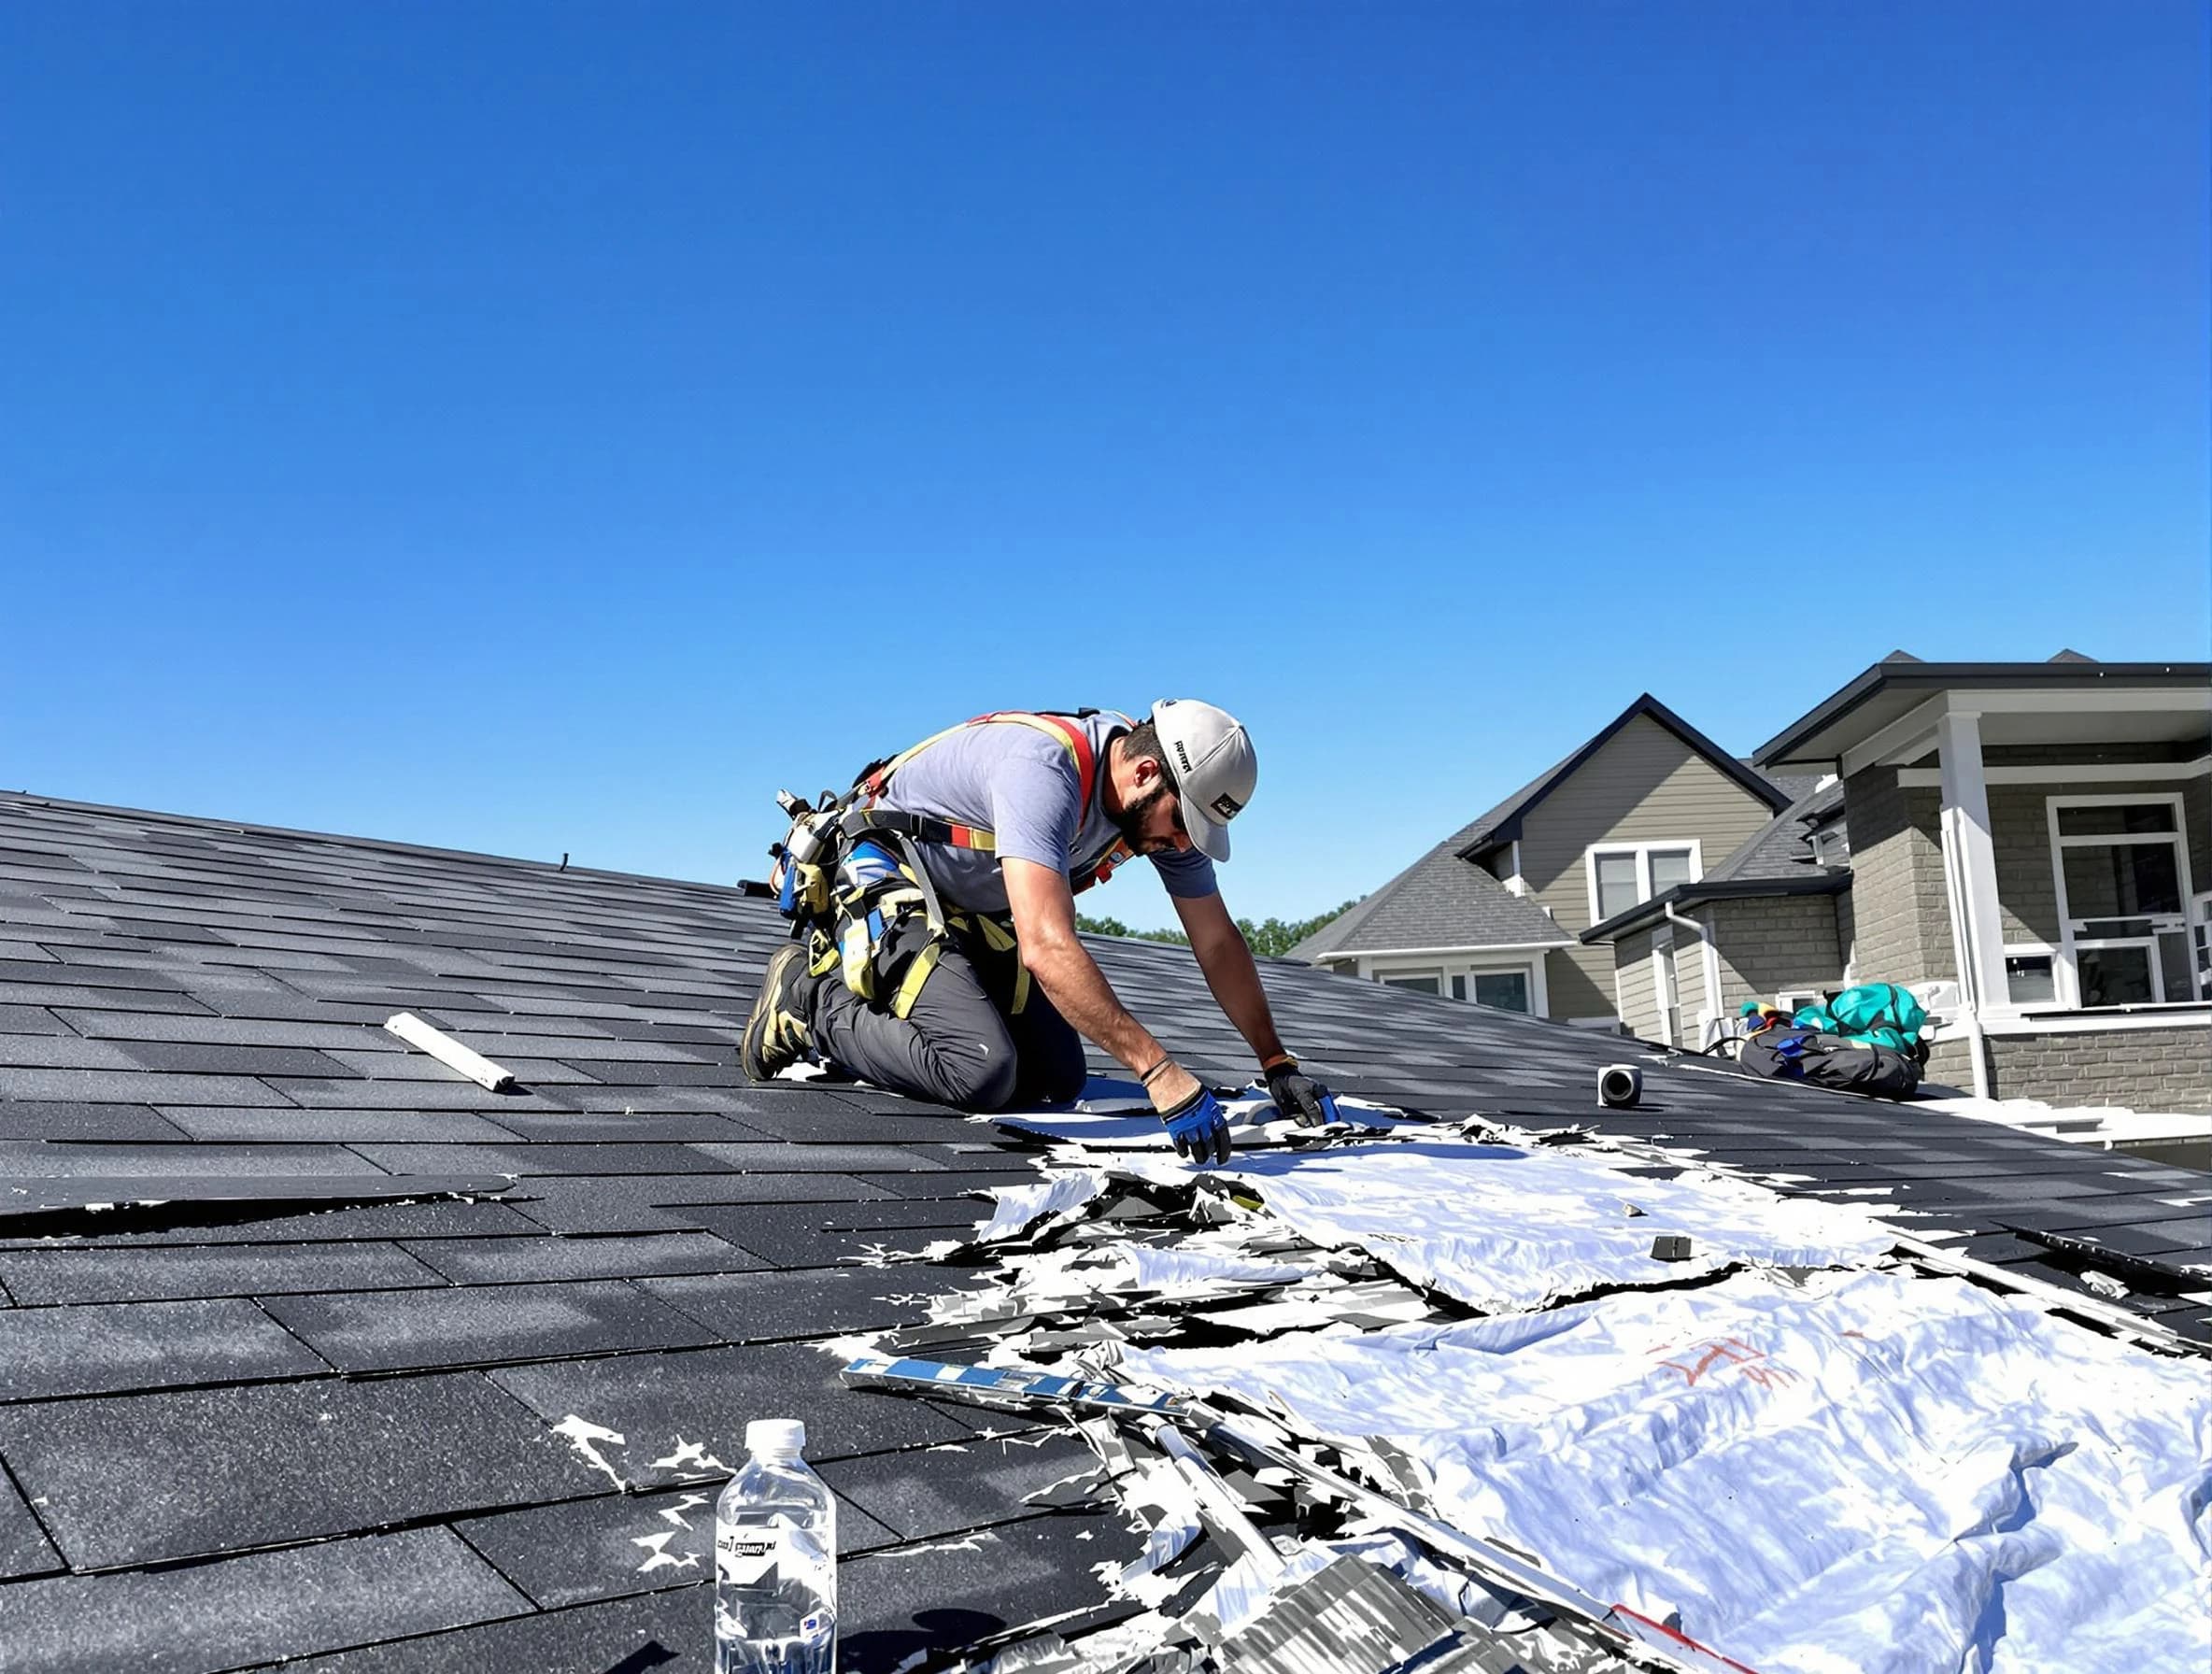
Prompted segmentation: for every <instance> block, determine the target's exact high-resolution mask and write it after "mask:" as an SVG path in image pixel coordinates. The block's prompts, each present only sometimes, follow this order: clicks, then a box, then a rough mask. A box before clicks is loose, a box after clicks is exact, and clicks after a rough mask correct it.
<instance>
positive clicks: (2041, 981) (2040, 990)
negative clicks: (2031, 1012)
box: [2005, 953, 2059, 1005]
mask: <svg viewBox="0 0 2212 1674" xmlns="http://www.w3.org/2000/svg"><path fill="white" fill-rule="evenodd" d="M2005 991H2006V994H2008V995H2010V996H2011V998H2012V1003H2013V1004H2014V1005H2049V1004H2051V1003H2053V1002H2054V1001H2056V1000H2057V999H2058V997H2059V983H2058V977H2057V974H2056V973H2055V972H2054V970H2053V968H2052V965H2051V958H2050V955H2049V954H2047V953H2029V954H2009V955H2007V956H2006V959H2005Z"/></svg>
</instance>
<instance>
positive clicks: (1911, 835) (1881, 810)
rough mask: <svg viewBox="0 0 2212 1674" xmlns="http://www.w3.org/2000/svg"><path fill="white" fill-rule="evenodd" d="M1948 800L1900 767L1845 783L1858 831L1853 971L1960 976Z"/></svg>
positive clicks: (1921, 978)
mask: <svg viewBox="0 0 2212 1674" xmlns="http://www.w3.org/2000/svg"><path fill="white" fill-rule="evenodd" d="M1940 801H1941V799H1940V798H1939V797H1938V796H1937V794H1936V793H1935V791H1933V790H1907V789H1904V788H1902V787H1900V786H1899V785H1898V783H1897V770H1896V769H1895V768H1893V767H1870V768H1866V769H1865V770H1864V771H1863V772H1860V773H1853V774H1852V775H1851V776H1850V779H1848V780H1847V781H1845V784H1844V802H1843V808H1844V816H1845V818H1846V819H1847V820H1848V821H1849V823H1850V835H1851V930H1852V963H1851V974H1852V975H1853V976H1855V977H1857V978H1858V979H1859V981H1861V982H1863V983H1865V982H1893V983H1925V982H1948V981H1955V980H1956V978H1957V975H1958V959H1957V957H1956V953H1955V950H1954V949H1953V948H1952V946H1951V940H1950V908H1949V906H1948V905H1947V904H1946V900H1945V896H1944V888H1943V844H1942V839H1941V837H1940V835H1939V832H1938V827H1937V824H1936V815H1937V808H1938V805H1939V803H1940Z"/></svg>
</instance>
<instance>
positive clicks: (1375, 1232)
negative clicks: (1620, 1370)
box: [985, 1137, 1896, 1312]
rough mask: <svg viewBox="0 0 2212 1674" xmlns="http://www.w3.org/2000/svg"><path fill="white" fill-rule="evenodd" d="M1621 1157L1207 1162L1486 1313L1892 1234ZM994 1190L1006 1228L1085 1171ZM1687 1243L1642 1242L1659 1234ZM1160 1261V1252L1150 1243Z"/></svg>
mask: <svg viewBox="0 0 2212 1674" xmlns="http://www.w3.org/2000/svg"><path fill="white" fill-rule="evenodd" d="M1623 1160H1624V1159H1617V1158H1611V1157H1609V1156H1606V1155H1605V1154H1602V1153H1596V1152H1592V1151H1584V1150H1581V1149H1574V1148H1562V1149H1553V1148H1548V1147H1541V1146H1527V1147H1524V1146H1514V1145H1496V1144H1481V1143H1478V1142H1473V1141H1469V1140H1464V1139H1458V1138H1452V1137H1439V1138H1434V1139H1421V1140H1413V1141H1395V1142H1382V1143H1376V1144H1347V1145H1339V1146H1332V1147H1329V1148H1327V1149H1326V1150H1320V1151H1313V1152H1294V1153H1270V1154H1266V1155H1262V1156H1236V1157H1232V1158H1231V1159H1230V1161H1229V1162H1228V1163H1227V1165H1226V1166H1223V1167H1219V1168H1215V1169H1211V1170H1208V1171H1207V1175H1206V1178H1207V1179H1208V1180H1209V1181H1211V1182H1212V1183H1214V1184H1215V1185H1216V1186H1217V1187H1218V1186H1222V1185H1231V1184H1232V1183H1233V1185H1237V1186H1241V1187H1243V1188H1245V1189H1247V1190H1249V1191H1250V1192H1252V1193H1254V1194H1255V1195H1256V1196H1258V1197H1259V1198H1261V1199H1264V1201H1265V1202H1266V1204H1267V1206H1268V1208H1269V1211H1271V1212H1272V1213H1275V1214H1276V1215H1279V1216H1280V1217H1281V1218H1282V1219H1283V1221H1284V1222H1286V1223H1287V1224H1288V1225H1289V1226H1290V1227H1293V1228H1295V1229H1296V1230H1297V1232H1298V1233H1300V1234H1301V1235H1302V1236H1304V1237H1305V1238H1307V1239H1310V1240H1311V1241H1313V1242H1314V1243H1317V1244H1325V1245H1329V1244H1333V1245H1338V1246H1345V1247H1355V1248H1358V1249H1362V1250H1365V1251H1367V1252H1368V1254H1369V1255H1372V1256H1375V1257H1376V1258H1377V1259H1379V1260H1381V1261H1382V1262H1383V1263H1384V1264H1385V1265H1387V1266H1389V1267H1390V1268H1392V1269H1394V1270H1396V1271H1397V1272H1399V1273H1402V1274H1403V1275H1404V1276H1405V1277H1406V1278H1408V1279H1410V1280H1411V1281H1412V1282H1413V1283H1415V1284H1424V1285H1427V1286H1429V1287H1430V1288H1432V1289H1435V1290H1439V1291H1441V1292H1443V1293H1444V1294H1445V1295H1447V1296H1451V1297H1454V1298H1457V1299H1459V1300H1460V1301H1463V1302H1466V1303H1468V1304H1469V1305H1470V1306H1473V1307H1477V1308H1481V1309H1482V1310H1483V1311H1485V1312H1500V1311H1503V1310H1510V1309H1516V1308H1535V1307H1541V1306H1542V1305H1544V1304H1545V1303H1547V1302H1550V1301H1553V1300H1556V1299H1558V1298H1563V1297H1575V1296H1583V1295H1587V1294H1590V1293H1591V1292H1594V1291H1597V1290H1601V1289H1605V1288H1608V1287H1611V1286H1617V1285H1629V1284H1643V1285H1648V1284H1679V1283H1680V1282H1681V1281H1682V1280H1685V1279H1690V1278H1694V1277H1697V1276H1699V1275H1702V1274H1707V1273H1715V1272H1720V1271H1722V1270H1725V1269H1727V1268H1731V1267H1737V1266H1744V1265H1751V1264H1758V1265H1765V1266H1774V1267H1841V1266H1870V1265H1872V1264H1873V1263H1874V1262H1877V1261H1879V1260H1880V1259H1882V1258H1883V1257H1884V1256H1887V1255H1888V1254H1889V1253H1890V1251H1891V1250H1892V1249H1893V1247H1894V1246H1895V1244H1896V1234H1895V1233H1894V1231H1893V1230H1891V1229H1890V1228H1888V1227H1882V1226H1881V1225H1880V1224H1879V1223H1878V1222H1876V1221H1874V1220H1872V1219H1871V1218H1869V1217H1868V1216H1867V1215H1866V1214H1865V1213H1863V1212H1861V1211H1860V1210H1858V1209H1856V1208H1854V1207H1850V1206H1848V1205H1843V1204H1835V1203H1822V1202H1814V1201H1811V1200H1808V1199H1793V1198H1783V1197H1780V1196H1779V1195H1777V1194H1776V1193H1774V1192H1772V1191H1768V1190H1766V1189H1765V1188H1764V1187H1761V1186H1757V1185H1751V1184H1749V1183H1748V1182H1744V1181H1738V1180H1727V1179H1723V1178H1720V1177H1717V1176H1710V1175H1706V1176H1691V1175H1684V1176H1681V1177H1679V1178H1676V1179H1672V1180H1661V1179H1654V1178H1652V1177H1649V1176H1648V1175H1638V1174H1634V1173H1630V1172H1627V1171H1626V1170H1625V1169H1624V1168H1623V1167H1622V1166H1620V1164H1621V1162H1622V1161H1623ZM1116 1167H1117V1169H1118V1170H1120V1171H1121V1172H1123V1173H1124V1174H1127V1175H1128V1176H1131V1177H1134V1178H1137V1179H1141V1180H1144V1181H1148V1182H1151V1183H1153V1184H1156V1185H1189V1184H1190V1182H1191V1178H1192V1176H1191V1170H1189V1168H1188V1167H1187V1166H1186V1165H1183V1164H1180V1163H1177V1162H1174V1161H1170V1160H1167V1159H1161V1160H1158V1161H1154V1160H1152V1159H1150V1158H1131V1159H1125V1160H1122V1161H1120V1162H1118V1163H1117V1164H1116ZM1081 1178H1082V1177H1081V1176H1080V1175H1075V1174H1062V1175H1059V1176H1058V1177H1057V1178H1056V1180H1055V1181H1054V1182H1053V1183H1052V1185H1051V1187H1050V1188H1049V1190H1050V1191H1051V1192H1053V1193H1056V1194H1057V1196H1056V1198H1054V1199H1053V1200H1052V1201H1051V1202H1050V1203H1049V1205H1048V1204H1046V1201H1045V1199H1044V1198H1043V1197H1042V1195H1041V1194H1042V1193H1043V1192H1044V1191H1046V1190H1047V1189H1048V1188H1041V1187H1037V1186H1016V1187H1013V1188H1011V1190H1008V1191H1002V1192H1001V1193H1000V1208H999V1212H998V1213H996V1214H994V1215H993V1216H992V1217H991V1219H990V1221H989V1222H988V1223H987V1224H986V1230H985V1236H986V1237H989V1238H992V1239H1000V1238H1005V1237H1008V1236H1010V1235H1011V1234H1012V1233H1013V1232H1014V1231H1015V1230H1018V1229H1019V1227H1021V1226H1022V1225H1023V1224H1025V1223H1024V1220H1023V1217H1024V1216H1025V1215H1028V1216H1029V1218H1032V1219H1033V1218H1035V1216H1036V1215H1039V1214H1042V1213H1046V1210H1047V1208H1048V1207H1049V1208H1066V1207H1070V1206H1072V1205H1075V1204H1078V1203H1082V1202H1087V1201H1090V1200H1091V1199H1095V1198H1096V1197H1097V1195H1098V1192H1099V1189H1100V1187H1099V1185H1098V1184H1097V1180H1098V1179H1102V1176H1098V1177H1095V1178H1094V1180H1093V1182H1092V1184H1091V1185H1087V1186H1085V1185H1078V1184H1076V1182H1077V1181H1079V1180H1080V1179H1081ZM1670 1238H1671V1239H1686V1240H1687V1241H1688V1242H1687V1245H1686V1253H1684V1254H1680V1255H1674V1256H1669V1257H1668V1258H1665V1259H1662V1258H1661V1257H1659V1256H1654V1255H1653V1250H1654V1248H1655V1247H1659V1241H1660V1240H1662V1239H1670ZM1154 1258H1155V1259H1159V1258H1160V1257H1159V1253H1158V1252H1155V1253H1154Z"/></svg>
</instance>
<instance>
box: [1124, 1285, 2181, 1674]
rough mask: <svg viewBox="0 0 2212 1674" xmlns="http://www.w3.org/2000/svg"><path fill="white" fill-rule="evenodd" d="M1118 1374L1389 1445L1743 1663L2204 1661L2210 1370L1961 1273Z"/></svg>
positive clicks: (1579, 1571)
mask: <svg viewBox="0 0 2212 1674" xmlns="http://www.w3.org/2000/svg"><path fill="white" fill-rule="evenodd" d="M1125 1361H1126V1368H1127V1372H1128V1373H1130V1374H1134V1375H1136V1376H1140V1377H1142V1378H1144V1379H1146V1380H1148V1381H1152V1382H1156V1383H1166V1384H1168V1385H1170V1386H1171V1387H1182V1388H1184V1389H1195V1390H1199V1391H1209V1390H1211V1391H1223V1392H1228V1393H1233V1394H1236V1395H1239V1396H1241V1397H1245V1398H1247V1399H1250V1400H1254V1401H1259V1402H1269V1401H1275V1400H1280V1401H1281V1402H1283V1403H1285V1404H1286V1405H1287V1407H1288V1409H1289V1410H1290V1412H1293V1413H1295V1414H1296V1415H1297V1419H1298V1421H1300V1422H1301V1423H1302V1424H1303V1425H1305V1426H1310V1427H1311V1428H1312V1429H1313V1430H1314V1431H1316V1432H1318V1433H1321V1434H1323V1435H1326V1436H1328V1437H1331V1438H1333V1439H1337V1440H1340V1441H1346V1442H1349V1441H1351V1440H1355V1439H1358V1438H1362V1437H1368V1436H1373V1435H1382V1436H1386V1437H1388V1438H1390V1439H1391V1440H1393V1441H1394V1442H1396V1443H1397V1445H1398V1446H1400V1447H1402V1448H1403V1449H1405V1450H1406V1452H1408V1453H1409V1454H1411V1455H1413V1456H1414V1457H1415V1458H1417V1459H1419V1460H1421V1461H1422V1462H1423V1464H1424V1465H1425V1467H1426V1468H1427V1469H1428V1471H1429V1472H1430V1474H1431V1476H1432V1477H1433V1488H1432V1492H1433V1497H1434V1503H1435V1509H1436V1511H1437V1514H1438V1515H1439V1516H1441V1517H1443V1518H1445V1519H1446V1520H1448V1521H1450V1522H1452V1523H1453V1524H1455V1525H1458V1526H1459V1527H1461V1528H1464V1529H1468V1530H1469V1531H1471V1532H1479V1533H1482V1534H1486V1535H1490V1536H1493V1537H1496V1538H1500V1539H1506V1540H1508V1541H1510V1542H1511V1543H1512V1544H1514V1545H1516V1546H1518V1547H1521V1548H1524V1549H1525V1550H1528V1551H1532V1552H1536V1553H1541V1554H1542V1556H1543V1559H1544V1562H1545V1563H1546V1565H1547V1567H1549V1568H1553V1569H1554V1570H1556V1571H1557V1572H1558V1573H1560V1574H1562V1575H1564V1576H1566V1577H1567V1578H1568V1579H1570V1580H1571V1581H1572V1582H1575V1584H1577V1585H1578V1586H1581V1587H1582V1588H1584V1589H1586V1590H1588V1591H1590V1592H1593V1593H1595V1594H1597V1595H1598V1596H1603V1597H1609V1598H1618V1599H1620V1600H1622V1601H1623V1602H1624V1603H1626V1604H1628V1605H1630V1606H1631V1607H1632V1608H1634V1609H1636V1610H1640V1611H1642V1612H1643V1613H1644V1614H1646V1615H1648V1616H1652V1617H1654V1618H1658V1619H1666V1617H1667V1615H1668V1614H1669V1611H1670V1610H1674V1609H1677V1608H1679V1609H1680V1618H1681V1624H1682V1627H1683V1630H1684V1631H1685V1632H1687V1633H1689V1634H1690V1635H1691V1636H1692V1637H1694V1638H1695V1639H1699V1640H1701V1641H1703V1642H1704V1643H1706V1644H1708V1645H1710V1646H1712V1647H1714V1648H1715V1649H1716V1650H1719V1651H1721V1652H1723V1653H1726V1654H1727V1655H1729V1656H1732V1657H1735V1658H1737V1659H1739V1660H1741V1661H1743V1662H1745V1663H1748V1664H1750V1665H1751V1666H1752V1667H1757V1668H1759V1669H1760V1670H1762V1674H1927V1671H1928V1670H1932V1669H1945V1670H1950V1669H1956V1670H1961V1671H1962V1674H1966V1671H1971V1674H2046V1671H2048V1670H2052V1669H2060V1668H2063V1669H2066V1670H2068V1671H2069V1674H2139V1671H2140V1670H2145V1669H2153V1668H2156V1669H2168V1668H2172V1669H2191V1670H2194V1669H2201V1668H2203V1667H2205V1634H2206V1627H2205V1624H2206V1622H2207V1621H2208V1620H2212V1583H2208V1582H2207V1575H2208V1573H2212V1571H2208V1568H2207V1558H2208V1556H2212V1545H2208V1539H2207V1535H2208V1530H2207V1509H2206V1508H2207V1502H2208V1501H2212V1385H2208V1384H2207V1381H2206V1378H2205V1366H2204V1363H2203V1362H2202V1361H2200V1360H2195V1359H2169V1358H2164V1357H2162V1356H2159V1355H2151V1354H2148V1353H2146V1352H2144V1351H2143V1350H2141V1349H2138V1348H2134V1347H2132V1346H2130V1345H2128V1344H2126V1343H2124V1342H2121V1341H2116V1340H2114V1339H2110V1338H2107V1337H2105V1336H2103V1335H2101V1334H2099V1333H2096V1332H2093V1331H2091V1330H2088V1329H2086V1328H2084V1327H2081V1326H2076V1325H2074V1324H2071V1323H2069V1322H2067V1321H2065V1320H2063V1319H2059V1318H2056V1317H2053V1316H2051V1315H2049V1314H2047V1313H2044V1312H2041V1311H2039V1310H2038V1309H2037V1308H2036V1307H2035V1305H2034V1304H2033V1303H2032V1302H2029V1301H2026V1300H2023V1299H2021V1298H2013V1297H2006V1296H2000V1295H1992V1294H1991V1293H1989V1292H1986V1291H1983V1290H1980V1289H1978V1288H1976V1287H1974V1286H1972V1285H1970V1284H1966V1283H1964V1282H1963V1281H1959V1280H1953V1279H1947V1278H1945V1279H1939V1278H1924V1277H1913V1276H1908V1275H1906V1274H1903V1273H1898V1272H1829V1273H1817V1274H1813V1275H1810V1276H1808V1278H1806V1279H1805V1280H1804V1281H1802V1282H1800V1283H1795V1284H1794V1283H1792V1282H1791V1281H1788V1280H1786V1279H1784V1278H1783V1277H1782V1276H1780V1275H1778V1274H1773V1273H1757V1272H1754V1273H1745V1274H1738V1275H1736V1276H1734V1277H1732V1278H1729V1279H1727V1280H1724V1281H1723V1282H1722V1283H1721V1284H1715V1285H1712V1286H1709V1287H1706V1288H1703V1289H1700V1290H1698V1291H1695V1292H1694V1293H1650V1292H1634V1291H1631V1292H1624V1293H1621V1294H1619V1295H1614V1296H1609V1297H1605V1298H1599V1299H1597V1300H1595V1301H1591V1302H1586V1303H1580V1304H1575V1305H1570V1306H1567V1307H1563V1308H1559V1309H1555V1310H1553V1311H1552V1312H1547V1313H1544V1314H1540V1315H1536V1316H1520V1317H1513V1318H1505V1319H1490V1320H1477V1321H1471V1322H1467V1323H1464V1324H1459V1325H1453V1326H1440V1327H1439V1326H1395V1327H1392V1328H1389V1329H1386V1330H1382V1331H1374V1332H1368V1333H1366V1334H1364V1335H1357V1336H1347V1335H1338V1334H1328V1335H1322V1334H1302V1335H1299V1336H1292V1337H1282V1338H1277V1339H1274V1340H1272V1341H1267V1342H1261V1343H1253V1342H1245V1343H1240V1344H1238V1345H1236V1346H1235V1347H1234V1348H1230V1349H1222V1350H1203V1349H1189V1350H1130V1351H1127V1353H1126V1355H1125Z"/></svg>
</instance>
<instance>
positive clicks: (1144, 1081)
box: [1137, 1057, 1175, 1087]
mask: <svg viewBox="0 0 2212 1674" xmlns="http://www.w3.org/2000/svg"><path fill="white" fill-rule="evenodd" d="M1174 1061H1175V1060H1174V1059H1173V1058H1171V1057H1164V1058H1162V1059H1160V1061H1159V1062H1158V1063H1156V1064H1155V1065H1153V1067H1152V1068H1151V1069H1149V1070H1147V1071H1144V1072H1143V1073H1142V1074H1141V1075H1139V1076H1138V1077H1137V1085H1139V1086H1141V1087H1148V1086H1150V1085H1152V1078H1153V1077H1154V1076H1156V1075H1157V1074H1158V1073H1159V1072H1160V1071H1162V1070H1165V1069H1166V1068H1167V1067H1168V1066H1169V1065H1170V1064H1171V1063H1173V1062H1174Z"/></svg>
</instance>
